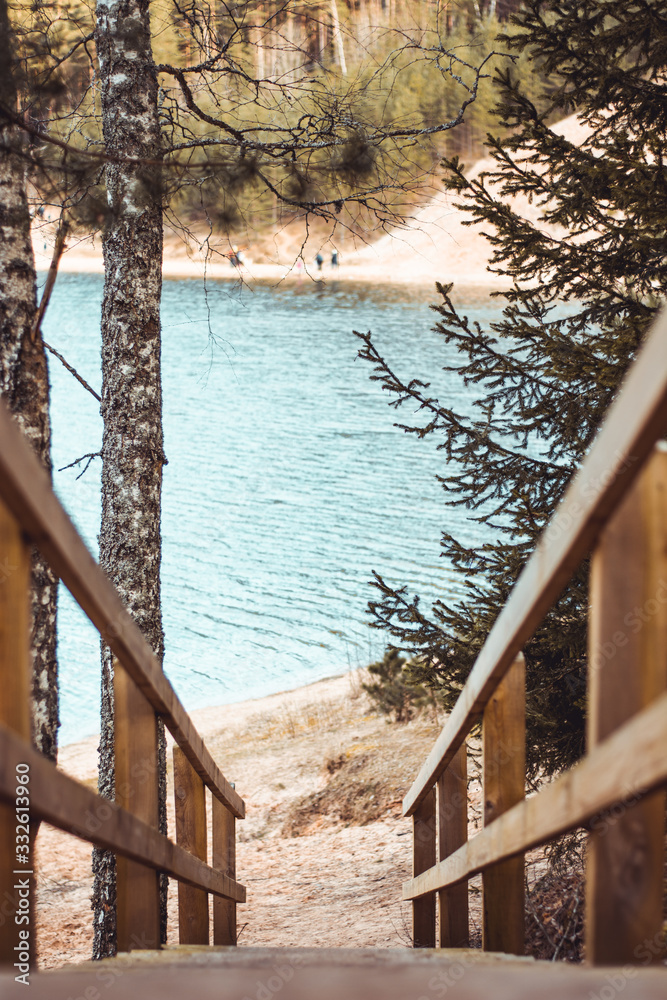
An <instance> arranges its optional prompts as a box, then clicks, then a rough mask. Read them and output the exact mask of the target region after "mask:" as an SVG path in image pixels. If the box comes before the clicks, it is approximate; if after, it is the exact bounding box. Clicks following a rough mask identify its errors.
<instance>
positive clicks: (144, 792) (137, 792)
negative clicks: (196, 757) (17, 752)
mask: <svg viewBox="0 0 667 1000" xmlns="http://www.w3.org/2000/svg"><path fill="white" fill-rule="evenodd" d="M113 686H114V758H115V776H116V802H117V803H118V805H119V806H122V807H123V809H127V811H128V812H131V813H132V814H133V815H134V816H137V817H138V819H141V820H143V821H144V822H145V823H148V824H149V825H150V826H152V827H155V829H157V827H158V759H157V720H156V716H155V711H154V710H153V708H152V706H151V705H150V704H149V703H148V701H147V700H146V698H145V697H144V695H143V694H142V693H141V691H140V690H139V688H138V687H137V685H136V684H135V683H134V681H133V680H132V679H131V677H130V676H129V674H127V673H126V671H125V670H124V669H123V667H122V666H121V664H120V663H119V662H118V660H114V685H113ZM116 934H117V947H118V951H132V950H133V949H141V948H159V947H160V889H159V876H158V873H157V872H156V871H155V870H154V869H152V868H147V867H146V866H145V865H141V864H138V863H137V862H136V861H129V860H128V859H127V858H123V857H121V856H120V855H118V856H117V859H116Z"/></svg>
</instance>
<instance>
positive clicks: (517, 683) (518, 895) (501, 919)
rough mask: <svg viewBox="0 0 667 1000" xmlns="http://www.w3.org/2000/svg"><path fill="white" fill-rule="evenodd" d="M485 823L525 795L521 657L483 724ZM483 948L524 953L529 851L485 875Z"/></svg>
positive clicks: (483, 878) (487, 711)
mask: <svg viewBox="0 0 667 1000" xmlns="http://www.w3.org/2000/svg"><path fill="white" fill-rule="evenodd" d="M482 744H483V765H482V767H483V789H484V826H489V825H490V824H491V823H492V822H493V821H494V820H495V819H497V818H498V817H499V816H502V815H503V813H505V812H507V811H508V810H509V809H511V808H512V806H514V805H516V804H517V802H520V801H521V800H522V799H523V798H524V797H525V783H526V668H525V664H524V659H523V656H521V655H519V656H518V657H517V658H516V660H515V661H514V663H513V664H512V666H511V667H510V669H509V670H508V672H507V673H506V674H505V677H504V678H503V680H502V681H501V682H500V684H499V685H498V687H497V688H496V691H495V694H493V695H492V697H491V698H490V699H489V702H488V704H487V706H486V708H485V709H484V721H483V725H482ZM482 898H483V911H484V912H483V923H482V948H483V949H484V951H503V952H506V953H507V954H510V955H523V952H524V936H525V920H524V855H523V854H520V855H518V856H517V857H515V858H509V859H508V860H507V861H501V862H500V863H499V864H496V865H493V866H492V867H490V868H488V869H487V870H486V871H485V872H483V874H482Z"/></svg>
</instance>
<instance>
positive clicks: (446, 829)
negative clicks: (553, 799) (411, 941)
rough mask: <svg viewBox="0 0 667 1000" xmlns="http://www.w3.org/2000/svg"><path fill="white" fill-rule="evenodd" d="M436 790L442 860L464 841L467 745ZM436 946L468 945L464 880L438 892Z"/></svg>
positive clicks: (440, 779)
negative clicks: (437, 944) (437, 936)
mask: <svg viewBox="0 0 667 1000" xmlns="http://www.w3.org/2000/svg"><path fill="white" fill-rule="evenodd" d="M437 789H438V860H439V861H443V860H444V859H445V858H448V857H449V856H450V854H453V853H454V851H457V850H458V849H459V847H462V846H463V844H465V843H466V841H467V839H468V745H467V743H463V744H462V746H460V747H459V749H458V751H457V753H456V756H455V757H454V759H453V760H452V762H451V764H450V765H449V767H448V768H447V769H446V770H445V772H444V774H442V775H441V776H440V778H439V779H438V784H437ZM438 911H439V918H440V919H439V944H440V947H441V948H467V947H468V944H469V923H468V880H467V879H466V880H465V882H459V884H458V885H455V886H452V887H451V889H442V890H441V891H440V892H439V893H438Z"/></svg>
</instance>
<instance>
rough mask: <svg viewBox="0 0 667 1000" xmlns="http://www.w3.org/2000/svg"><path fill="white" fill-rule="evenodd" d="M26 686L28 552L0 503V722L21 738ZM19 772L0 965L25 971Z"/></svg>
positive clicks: (27, 837) (29, 953)
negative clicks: (18, 790)
mask: <svg viewBox="0 0 667 1000" xmlns="http://www.w3.org/2000/svg"><path fill="white" fill-rule="evenodd" d="M30 690H31V666H30V551H29V548H28V546H27V544H26V541H25V538H24V536H23V533H22V531H21V529H20V527H19V525H18V522H17V521H16V519H15V517H14V516H13V514H12V513H11V512H10V511H9V510H8V509H7V507H6V506H5V504H4V503H2V502H1V501H0V723H2V724H4V725H6V726H8V727H9V728H10V729H12V730H13V731H14V732H15V733H16V734H17V736H19V737H20V738H22V739H23V740H26V741H28V740H30V738H31V732H30V730H31V723H30ZM21 771H23V772H24V774H22V775H21V777H20V779H19V780H18V781H17V775H16V772H15V771H14V772H13V774H12V775H11V789H10V791H11V796H10V799H9V802H8V803H7V804H3V805H0V902H1V904H2V905H1V908H0V914H1V916H0V921H1V923H0V965H9V966H13V965H14V962H16V961H17V956H18V955H20V956H21V958H23V957H27V958H28V961H27V962H23V961H20V962H19V964H20V965H22V966H25V971H26V972H27V971H28V967H29V966H30V967H32V966H33V965H34V962H35V939H34V926H35V914H34V909H33V886H34V879H33V876H32V861H33V846H34V827H32V826H31V825H30V824H29V822H23V820H30V819H34V818H35V814H34V810H33V809H32V808H31V805H30V803H31V798H32V794H33V789H32V787H31V782H28V785H27V789H28V790H27V791H26V793H25V795H21V796H20V797H19V805H20V807H21V808H20V809H19V808H17V801H16V799H17V795H16V792H17V789H18V788H23V787H26V786H24V785H23V784H22V783H23V782H25V781H26V776H27V778H28V779H29V778H30V774H29V772H27V775H26V773H25V768H24V767H21ZM24 799H25V800H26V801H25V802H24V801H23V800H24ZM26 805H28V809H25V808H24V807H25V806H26ZM19 845H20V847H19ZM25 847H27V851H26V850H24V848H25ZM24 858H25V859H26V860H27V862H28V863H25V862H24V861H23V859H24ZM17 872H20V874H16V873H17ZM24 918H25V919H26V922H25V923H24V922H23V921H24ZM17 919H18V920H19V921H21V922H20V923H17V922H16V920H17ZM17 948H21V951H20V952H17V951H16V950H15V949H17ZM22 972H23V970H22V969H21V970H18V972H17V974H18V975H21V973H22Z"/></svg>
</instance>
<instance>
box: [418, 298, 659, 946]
mask: <svg viewBox="0 0 667 1000" xmlns="http://www.w3.org/2000/svg"><path fill="white" fill-rule="evenodd" d="M665 434H667V314H666V313H665V312H663V313H662V314H661V316H660V317H659V318H658V319H657V321H656V322H655V324H654V326H653V328H652V330H651V332H650V334H649V336H648V338H647V341H646V343H645V345H644V346H643V348H642V350H641V352H640V354H639V356H638V358H637V359H636V361H635V362H634V364H633V366H632V368H631V370H630V371H629V373H628V376H627V378H626V380H625V382H624V384H623V386H622V388H621V391H620V393H619V395H618V396H617V398H616V399H615V401H614V403H613V405H612V406H611V408H610V410H609V413H608V416H607V418H606V420H605V423H604V425H603V426H602V428H601V430H600V432H599V433H598V435H597V437H596V439H595V441H594V443H593V446H592V447H591V449H590V452H589V454H588V455H587V456H586V458H585V461H584V462H583V464H582V466H581V469H580V470H579V472H578V474H577V476H576V477H575V479H574V480H573V482H572V483H571V485H570V487H569V489H568V491H567V493H566V495H565V497H564V499H563V501H562V502H561V504H560V506H559V507H558V509H557V511H556V513H555V514H554V517H553V518H552V520H551V522H550V523H549V526H548V527H547V529H546V530H545V532H544V533H543V536H542V538H541V540H540V542H539V544H538V546H537V548H536V550H535V551H534V553H533V555H532V557H531V558H530V560H529V561H528V563H527V565H526V566H525V568H524V570H523V572H522V574H521V576H520V577H519V579H518V581H517V583H516V585H515V587H514V589H513V591H512V593H511V595H510V597H509V599H508V601H507V604H506V605H505V607H504V608H503V610H502V612H501V613H500V615H499V616H498V618H497V620H496V622H495V625H494V626H493V629H492V630H491V632H490V634H489V636H488V638H487V640H486V643H485V644H484V646H483V648H482V650H481V652H480V654H479V656H478V658H477V661H476V662H475V664H474V667H473V669H472V671H471V673H470V676H469V678H468V681H467V683H466V685H465V687H464V689H463V691H462V693H461V695H460V697H459V699H458V701H457V703H456V705H455V707H454V709H453V711H452V713H451V715H450V716H449V718H448V720H447V722H446V724H445V726H444V728H443V730H442V733H441V734H440V736H439V738H438V740H437V742H436V744H435V746H434V747H433V750H432V751H431V753H430V754H429V756H428V758H427V760H426V762H425V763H424V765H423V767H422V769H421V771H420V773H419V775H418V777H417V779H416V780H415V782H414V784H413V786H412V788H411V789H410V791H409V793H408V794H407V796H406V798H405V800H404V803H403V805H404V813H405V815H411V816H412V817H413V823H414V852H413V878H412V879H411V880H410V881H409V882H407V883H405V885H404V887H403V898H404V899H407V900H412V908H413V940H414V945H415V946H416V947H433V946H435V944H436V938H437V941H438V944H439V945H440V946H441V947H445V948H446V947H457V946H465V945H467V943H468V886H467V883H468V879H470V877H471V876H473V875H476V874H478V873H480V872H481V873H482V892H483V935H482V937H483V948H485V949H486V950H490V951H504V952H508V953H511V954H521V953H522V952H523V947H524V854H525V852H526V851H528V850H531V849H532V848H535V847H538V846H540V845H543V844H545V843H547V842H549V841H551V840H553V839H554V838H556V837H558V836H560V835H561V834H564V833H566V832H567V831H571V830H575V829H577V828H581V827H584V828H586V829H587V830H588V831H589V834H588V845H587V871H586V930H585V936H586V956H587V959H588V960H589V961H590V962H593V963H598V964H605V965H606V964H616V965H621V964H625V963H636V964H646V963H648V962H650V961H653V960H657V959H658V958H661V957H663V952H664V943H663V934H662V929H663V928H662V925H663V916H662V913H663V910H662V904H663V864H664V838H665V793H664V791H663V789H664V787H665V785H666V784H667V693H666V689H667V450H666V449H665V446H664V445H661V444H659V443H658V442H659V439H660V438H661V437H662V436H664V435H665ZM589 554H592V559H591V571H590V619H589V639H588V643H589V646H588V715H587V752H586V755H585V757H584V758H583V759H582V760H581V761H580V762H579V763H578V764H577V765H576V766H574V767H573V768H572V769H571V770H570V771H568V772H566V773H564V774H562V775H561V776H560V777H558V778H557V779H556V780H554V781H553V782H552V783H550V784H547V785H546V786H544V787H543V788H542V789H541V790H540V791H539V792H538V793H537V794H536V795H535V796H533V797H530V798H528V799H525V798H524V789H525V669H524V662H523V657H522V654H521V650H522V648H523V647H524V645H525V644H526V643H527V642H528V640H529V639H530V638H531V636H532V635H533V634H534V632H535V630H536V628H537V627H538V625H539V624H540V622H541V620H542V618H543V617H544V615H545V614H546V612H547V611H548V610H549V608H550V607H551V606H552V605H553V603H554V602H555V601H556V599H557V598H558V597H559V595H560V594H561V592H562V591H563V588H564V587H565V585H566V583H567V582H568V580H569V579H570V578H571V576H572V574H573V573H574V572H575V570H576V569H577V567H578V566H579V565H580V564H581V563H582V561H583V560H584V558H585V557H586V556H588V555H589ZM577 695H578V696H580V695H581V692H576V691H574V692H573V700H574V699H575V698H576V697H577ZM480 719H481V720H482V744H483V754H482V758H483V763H482V782H483V805H484V828H483V830H481V831H480V832H479V833H478V834H477V835H475V837H474V838H473V839H471V840H470V841H468V838H467V827H468V822H467V784H466V740H467V737H468V735H469V733H470V731H471V729H472V728H473V727H474V726H475V725H476V724H477V723H478V722H479V720H480ZM436 852H437V853H436ZM436 895H437V897H438V903H439V906H438V910H439V920H438V921H436ZM436 932H437V934H436Z"/></svg>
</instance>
